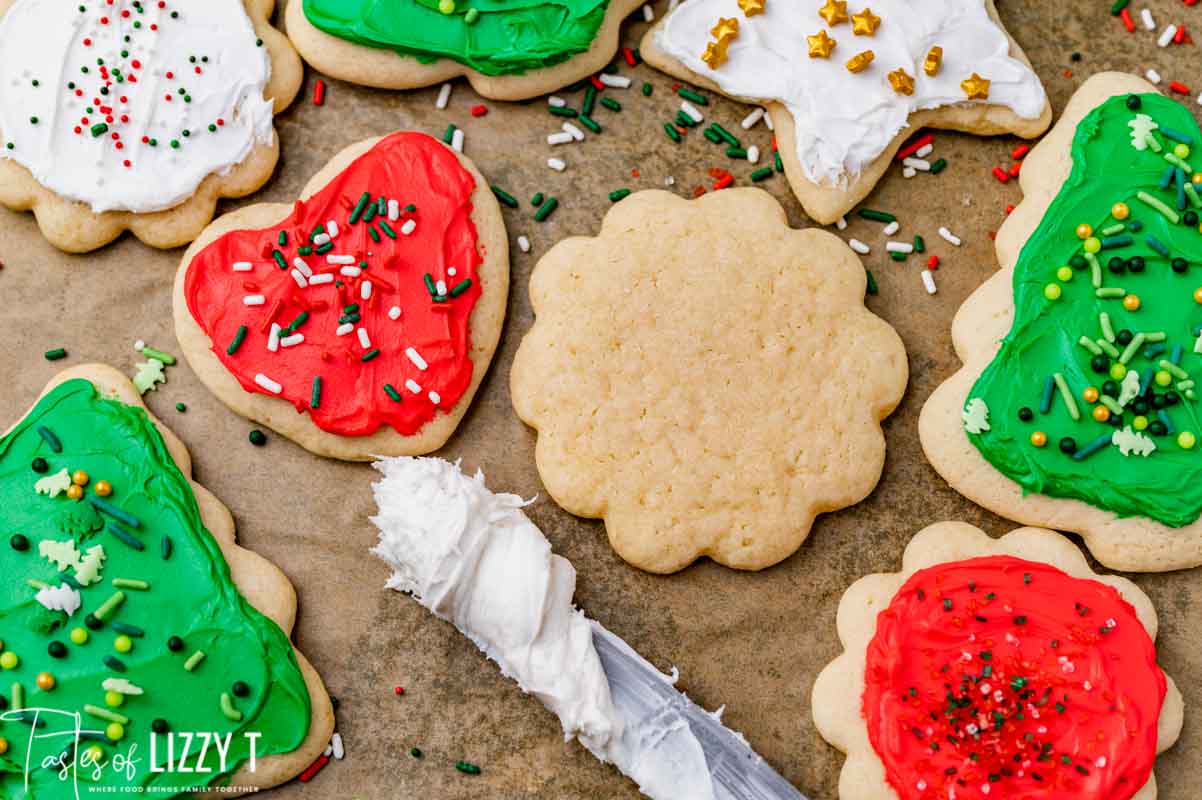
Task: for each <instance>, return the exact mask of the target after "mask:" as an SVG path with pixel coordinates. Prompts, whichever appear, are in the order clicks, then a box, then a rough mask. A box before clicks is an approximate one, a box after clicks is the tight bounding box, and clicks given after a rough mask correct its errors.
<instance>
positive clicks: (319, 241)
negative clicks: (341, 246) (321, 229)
mask: <svg viewBox="0 0 1202 800" xmlns="http://www.w3.org/2000/svg"><path fill="white" fill-rule="evenodd" d="M329 243H330V234H328V233H319V234H317V235H316V236H314V237H313V244H315V245H316V246H318V247H321V246H322V245H323V244H329Z"/></svg>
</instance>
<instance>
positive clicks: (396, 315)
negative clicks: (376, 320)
mask: <svg viewBox="0 0 1202 800" xmlns="http://www.w3.org/2000/svg"><path fill="white" fill-rule="evenodd" d="M388 318H389V319H392V320H397V319H400V318H401V307H400V306H393V307H392V308H390V309H388Z"/></svg>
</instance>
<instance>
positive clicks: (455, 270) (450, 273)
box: [447, 267, 459, 278]
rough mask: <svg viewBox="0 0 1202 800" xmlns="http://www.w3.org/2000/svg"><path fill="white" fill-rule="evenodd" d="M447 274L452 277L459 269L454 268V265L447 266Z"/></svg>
mask: <svg viewBox="0 0 1202 800" xmlns="http://www.w3.org/2000/svg"><path fill="white" fill-rule="evenodd" d="M447 274H448V275H450V276H451V277H452V278H454V277H455V276H456V275H458V274H459V270H457V269H455V268H454V267H447Z"/></svg>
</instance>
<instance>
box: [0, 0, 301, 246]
mask: <svg viewBox="0 0 1202 800" xmlns="http://www.w3.org/2000/svg"><path fill="white" fill-rule="evenodd" d="M274 5H275V2H274V0H164V1H163V2H133V0H83V1H82V2H58V0H0V203H2V204H3V205H6V206H8V207H9V208H11V209H14V210H16V211H27V210H29V211H33V212H34V214H35V216H36V217H37V221H38V225H39V227H40V228H41V230H42V233H43V235H45V237H46V238H47V240H49V241H50V243H51V244H53V245H54V246H55V247H58V248H59V249H61V250H66V251H68V252H86V251H89V250H95V249H96V248H98V247H101V246H103V245H105V244H107V243H108V242H110V241H112V240H113V239H115V238H117V237H118V236H119V235H120V234H121V233H122V232H123V231H126V230H128V231H131V232H133V234H134V235H135V236H137V237H138V238H139V239H141V240H142V241H143V242H145V243H146V244H149V245H151V246H153V247H160V248H171V247H179V246H180V245H184V244H187V243H188V242H190V241H192V239H194V238H195V237H196V235H197V234H198V233H200V231H201V229H203V228H204V226H205V225H207V224H208V223H209V221H210V220H211V219H212V218H213V213H214V211H215V209H216V204H217V200H218V199H220V198H223V197H241V196H243V195H247V194H250V193H251V192H253V191H255V190H256V189H258V188H259V187H260V186H262V185H263V184H264V183H265V182H266V181H267V179H268V178H269V177H270V176H271V173H272V171H273V170H274V169H275V164H276V161H277V159H278V157H279V142H278V141H277V139H276V134H275V128H274V125H273V117H274V115H275V114H276V113H278V112H280V111H282V110H283V109H284V108H286V107H287V106H288V104H289V103H291V102H292V100H293V98H294V97H295V96H296V93H297V90H298V89H299V88H300V82H301V78H302V69H301V62H300V59H299V58H298V57H297V55H296V53H295V51H293V49H292V47H291V45H290V44H289V43H288V39H287V38H286V37H285V36H284V35H283V34H282V33H280V32H279V31H278V30H276V29H275V28H273V27H271V23H270V18H271V14H272V9H273V8H274Z"/></svg>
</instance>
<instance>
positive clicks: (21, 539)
mask: <svg viewBox="0 0 1202 800" xmlns="http://www.w3.org/2000/svg"><path fill="white" fill-rule="evenodd" d="M8 543H9V544H10V545H12V548H13V549H14V550H16V551H17V552H18V553H24V552H25V551H26V550H28V549H29V538H28V537H26V536H25V534H23V533H14V534H13V537H12V538H11V539H9V540H8Z"/></svg>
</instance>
